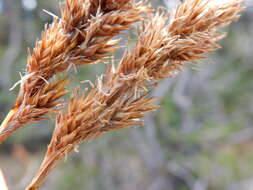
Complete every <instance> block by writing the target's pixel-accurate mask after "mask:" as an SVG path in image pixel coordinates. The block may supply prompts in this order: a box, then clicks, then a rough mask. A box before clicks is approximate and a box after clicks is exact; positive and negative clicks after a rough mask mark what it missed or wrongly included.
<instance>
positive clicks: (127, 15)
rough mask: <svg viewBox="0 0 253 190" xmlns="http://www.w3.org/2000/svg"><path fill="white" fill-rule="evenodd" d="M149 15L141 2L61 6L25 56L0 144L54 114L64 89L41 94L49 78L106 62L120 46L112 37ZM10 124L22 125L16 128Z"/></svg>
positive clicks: (78, 0)
mask: <svg viewBox="0 0 253 190" xmlns="http://www.w3.org/2000/svg"><path fill="white" fill-rule="evenodd" d="M109 4H110V5H109ZM148 11H149V8H148V7H147V6H145V5H144V3H143V2H138V3H136V2H134V1H132V0H124V1H118V0H116V1H113V3H112V1H109V0H102V1H91V0H75V1H73V0H66V3H65V5H64V6H63V7H62V10H61V18H55V19H54V21H53V23H52V24H51V25H50V26H46V27H45V31H44V32H43V33H42V37H41V40H40V41H37V43H36V46H35V48H34V50H33V51H32V52H31V53H29V55H28V60H27V69H26V74H25V76H24V77H23V78H22V80H21V87H20V92H19V95H18V97H17V100H16V104H15V106H14V107H15V109H18V112H17V113H15V114H14V115H13V117H10V118H9V121H8V122H7V121H6V120H5V121H6V122H5V123H4V126H2V127H1V131H2V132H3V131H4V134H5V135H4V134H3V133H2V132H1V131H0V142H2V141H3V140H4V139H5V138H6V137H7V136H8V135H10V133H11V132H13V131H15V129H18V128H19V127H21V126H22V125H23V124H24V123H28V122H30V121H31V120H26V119H27V118H32V117H36V120H37V119H39V118H40V117H42V116H43V115H44V114H47V113H51V112H53V111H54V107H55V106H56V105H59V102H58V101H57V100H58V99H59V98H61V97H62V96H63V95H64V94H65V92H66V91H65V90H63V89H62V87H63V85H65V86H66V83H65V82H62V81H58V82H53V84H52V85H55V89H54V90H51V91H50V93H46V91H45V88H46V86H47V83H49V85H51V83H52V81H53V80H52V79H51V78H52V77H53V76H54V75H56V74H58V73H61V72H63V71H65V70H67V69H68V68H70V67H71V66H74V67H75V66H77V65H84V64H91V63H95V62H96V61H98V60H100V59H102V58H105V57H107V56H108V54H109V53H111V52H112V51H114V50H115V49H117V47H116V45H117V44H118V41H119V40H117V39H116V40H115V39H113V37H115V36H116V35H118V34H119V33H120V32H121V31H123V30H126V29H129V28H130V26H131V24H132V23H134V22H137V21H140V20H141V19H142V16H141V15H142V14H143V13H146V12H148ZM52 97H53V98H52ZM50 98H51V99H52V101H51V99H50ZM48 100H50V101H51V102H50V103H49V102H47V101H48ZM27 107H29V111H27V110H26V108H27ZM34 113H37V114H36V115H34ZM14 119H19V120H22V121H25V120H26V122H22V123H19V122H17V121H16V120H14ZM34 120H35V119H34ZM10 123H12V124H10ZM13 123H14V124H13ZM17 123H18V124H19V125H18V124H17ZM8 125H11V126H8ZM15 125H18V126H17V127H15ZM9 128H11V130H10V129H9ZM7 131H8V134H7ZM3 135H4V137H3Z"/></svg>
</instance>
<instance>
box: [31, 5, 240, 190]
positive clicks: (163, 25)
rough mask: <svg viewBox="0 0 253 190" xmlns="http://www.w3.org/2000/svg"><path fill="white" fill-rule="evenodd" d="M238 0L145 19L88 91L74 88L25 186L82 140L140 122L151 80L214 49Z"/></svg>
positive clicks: (36, 183) (150, 103)
mask: <svg viewBox="0 0 253 190" xmlns="http://www.w3.org/2000/svg"><path fill="white" fill-rule="evenodd" d="M241 2H242V1H231V2H227V3H226V4H224V5H221V4H216V5H214V4H213V3H212V2H211V1H201V0H186V1H185V2H184V3H182V4H180V5H179V6H178V7H177V9H176V11H175V13H173V14H172V16H171V18H170V20H169V22H168V23H167V18H166V16H164V15H159V14H157V15H153V16H152V17H151V18H150V19H148V20H146V21H145V22H144V23H143V25H142V26H141V27H140V30H139V35H138V42H137V44H136V47H135V48H134V49H133V50H132V51H127V52H126V53H125V55H124V56H123V58H122V59H121V61H120V63H119V65H118V67H117V68H114V66H109V68H108V69H107V72H106V73H105V75H104V77H103V78H102V77H101V78H100V79H98V81H97V83H96V85H95V86H94V87H93V88H92V89H91V91H90V92H89V93H88V94H87V95H82V96H79V95H78V93H75V94H74V95H72V98H71V100H70V102H69V105H68V109H67V111H65V112H61V113H60V114H58V116H57V119H56V124H55V125H56V127H55V130H54V133H53V136H52V139H51V142H50V144H49V146H48V150H47V153H46V155H45V157H44V160H43V162H42V164H41V167H40V169H39V171H38V172H37V174H36V176H35V177H34V178H33V180H32V182H31V184H30V185H29V186H28V187H27V190H32V189H38V188H39V187H40V186H41V184H42V183H43V182H44V180H45V179H46V177H47V176H48V174H49V172H50V171H51V170H52V169H53V168H54V167H55V166H56V165H57V163H58V162H59V161H60V160H62V159H63V158H64V157H65V156H66V155H67V154H68V153H69V152H71V151H73V150H75V148H76V147H77V146H78V145H79V144H80V143H81V142H83V141H87V140H90V139H94V138H98V137H100V136H101V135H102V134H104V133H106V132H109V131H112V130H118V129H122V128H127V127H131V126H133V125H142V124H143V121H142V118H143V117H144V116H145V115H146V113H147V112H149V111H152V110H155V109H156V108H157V106H155V105H154V99H153V98H150V97H148V92H149V91H150V89H151V88H152V87H153V85H152V84H154V83H156V81H157V80H159V79H162V78H166V77H173V76H174V75H175V72H177V71H180V69H181V67H182V66H183V65H185V62H192V63H194V62H195V61H196V60H198V59H200V58H203V57H204V54H205V53H210V52H213V51H215V50H216V49H217V48H218V47H219V46H218V44H217V40H218V39H220V38H221V34H220V33H219V32H218V31H217V30H218V29H219V27H221V26H224V25H225V24H229V23H230V22H231V21H234V20H236V19H237V18H238V17H239V16H238V13H239V12H240V11H242V10H243V7H241ZM222 36H224V35H222Z"/></svg>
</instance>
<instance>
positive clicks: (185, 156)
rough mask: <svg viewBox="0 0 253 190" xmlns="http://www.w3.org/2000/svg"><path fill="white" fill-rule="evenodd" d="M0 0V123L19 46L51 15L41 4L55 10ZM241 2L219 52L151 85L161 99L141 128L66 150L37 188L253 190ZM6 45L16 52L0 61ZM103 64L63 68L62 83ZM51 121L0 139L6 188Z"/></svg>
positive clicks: (252, 11) (247, 33)
mask: <svg viewBox="0 0 253 190" xmlns="http://www.w3.org/2000/svg"><path fill="white" fill-rule="evenodd" d="M32 1H35V2H36V7H34V9H32V10H31V9H27V7H25V6H24V4H25V3H24V2H26V3H29V2H30V3H31V2H32ZM152 3H153V4H154V5H155V6H156V7H159V6H160V5H163V6H174V3H173V1H153V2H152ZM0 4H1V5H2V7H3V8H2V9H0V10H1V12H0V15H1V16H0V120H1V119H2V118H3V117H4V115H5V114H6V112H7V110H8V109H9V108H10V107H11V106H12V103H13V100H14V99H15V96H16V93H17V91H18V89H17V88H16V89H14V90H13V91H11V92H9V91H8V88H10V87H11V85H13V84H14V83H15V82H16V81H18V80H19V79H20V76H19V72H21V73H22V72H23V71H24V68H25V63H26V54H27V47H31V48H32V47H33V45H34V43H35V40H36V38H38V37H39V36H40V33H41V30H42V29H43V27H44V26H43V25H44V23H46V22H51V21H52V17H51V16H50V15H48V14H47V13H45V12H43V9H46V10H48V11H50V12H53V13H54V14H56V15H57V14H59V13H58V2H57V1H56V0H54V1H53V0H22V1H21V0H0ZM246 4H247V5H249V7H248V9H247V10H246V12H245V13H243V16H242V18H241V19H240V21H239V22H237V23H234V24H233V25H232V26H231V27H229V28H228V29H227V32H228V36H227V38H226V39H225V40H223V42H222V46H223V48H222V49H220V50H219V51H218V52H217V53H216V54H213V55H212V56H211V57H209V58H208V59H207V60H203V61H201V62H202V64H200V65H198V66H197V68H196V69H195V70H190V69H185V72H182V73H181V74H179V76H178V77H177V78H175V79H169V80H166V81H163V82H162V83H161V87H159V88H158V89H156V90H155V91H154V95H155V96H158V97H157V99H158V101H159V102H160V103H161V105H162V106H161V108H160V109H159V110H158V111H157V112H156V113H154V114H152V115H151V116H150V117H148V118H147V120H146V124H145V127H143V128H139V129H129V130H123V131H117V132H114V133H112V134H109V135H106V136H104V137H102V138H101V139H97V140H93V141H92V142H89V143H85V144H83V145H82V146H81V147H80V148H79V150H80V152H79V154H72V155H70V156H69V157H68V159H67V162H64V163H62V164H61V166H60V167H59V168H57V169H56V170H55V171H54V172H53V173H52V175H51V176H50V177H49V181H48V183H47V184H46V185H45V186H44V187H43V188H42V189H61V190H69V189H71V188H73V187H75V189H77V190H79V189H80V190H81V189H87V190H114V189H115V190H116V189H122V190H129V189H133V190H142V189H147V190H170V189H172V190H173V189H175V190H223V189H224V190H237V189H241V190H244V189H245V190H250V189H253V185H252V184H253V164H252V163H253V162H252V160H253V128H252V127H253V119H252V118H253V99H252V94H253V82H252V81H253V63H252V60H253V53H252V52H253V51H252V48H253V39H252V36H253V8H252V4H253V2H252V0H249V1H248V2H246ZM13 11H14V12H15V13H17V14H11V13H12V12H13ZM10 16H11V17H10ZM17 22H18V23H21V24H19V25H17V24H15V23H17ZM13 30H14V31H15V30H17V31H20V32H21V35H20V37H19V38H20V39H17V40H20V41H21V42H22V43H17V41H11V40H10V36H11V35H13V33H14V31H13ZM14 34H15V33H14ZM129 34H130V36H131V38H130V39H124V42H129V43H130V46H131V44H132V43H134V40H135V37H134V32H133V31H131V32H129ZM123 38H125V35H123ZM11 46H14V47H15V48H14V52H15V55H14V54H11V55H13V56H15V57H13V56H10V57H9V59H8V56H7V55H8V51H10V47H11ZM17 46H18V47H17ZM122 52H123V50H122V49H121V50H119V51H118V52H117V54H116V55H115V57H116V58H118V57H119V56H120V55H121V54H122ZM6 57H7V59H6ZM4 60H12V61H7V62H6V61H4ZM116 61H117V59H116ZM104 68H105V67H104V66H102V65H99V64H98V65H92V66H85V67H82V68H78V72H77V73H72V74H71V76H72V78H73V83H72V85H71V87H70V88H72V87H73V86H75V85H76V84H80V81H82V80H91V81H94V79H95V76H96V75H97V74H101V73H102V72H103V71H104ZM3 76H9V77H10V79H11V81H10V82H8V80H6V78H4V77H3ZM6 86H7V87H8V88H6ZM81 87H82V88H87V87H89V85H88V84H87V83H85V84H81ZM53 127H54V124H53V122H41V123H35V124H33V125H32V126H29V127H25V128H23V129H22V130H20V131H18V132H17V133H16V134H15V135H14V136H12V137H11V138H9V139H8V140H7V141H6V142H5V143H4V144H2V145H1V148H0V153H1V156H0V168H2V169H3V172H4V173H5V176H6V178H7V182H8V184H9V186H10V189H22V188H23V187H24V186H25V185H27V184H28V182H29V181H30V180H31V177H32V175H33V174H34V172H35V171H36V169H37V167H38V166H39V162H40V161H41V158H42V155H43V153H44V152H45V151H46V145H47V143H48V142H49V139H50V136H51V132H52V130H53Z"/></svg>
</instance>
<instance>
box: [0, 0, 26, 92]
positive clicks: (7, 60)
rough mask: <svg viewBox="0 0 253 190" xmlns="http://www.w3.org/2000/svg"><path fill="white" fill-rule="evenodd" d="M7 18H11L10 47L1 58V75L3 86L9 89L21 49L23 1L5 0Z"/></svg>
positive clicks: (0, 79)
mask: <svg viewBox="0 0 253 190" xmlns="http://www.w3.org/2000/svg"><path fill="white" fill-rule="evenodd" d="M5 4H6V7H7V12H6V14H7V18H8V19H9V36H8V48H7V50H6V52H5V54H4V55H3V57H2V59H1V63H2V73H1V75H0V81H1V84H0V85H1V86H2V87H3V89H5V90H6V89H9V88H10V86H11V76H12V74H11V73H12V65H13V64H14V62H15V61H16V59H17V57H18V56H19V54H20V51H21V45H22V22H21V18H22V17H21V1H15V0H5Z"/></svg>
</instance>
